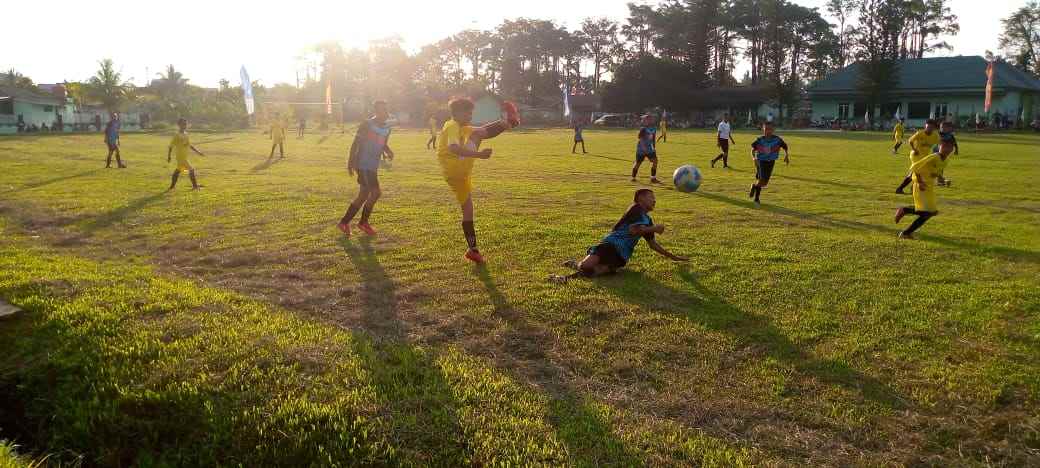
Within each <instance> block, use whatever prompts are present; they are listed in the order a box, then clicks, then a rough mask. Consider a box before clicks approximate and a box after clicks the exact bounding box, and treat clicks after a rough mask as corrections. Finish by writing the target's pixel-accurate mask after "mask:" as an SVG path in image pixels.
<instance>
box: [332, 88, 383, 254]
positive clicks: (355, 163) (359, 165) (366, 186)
mask: <svg viewBox="0 0 1040 468" xmlns="http://www.w3.org/2000/svg"><path fill="white" fill-rule="evenodd" d="M372 108H373V111H374V114H373V116H372V118H370V119H368V120H366V121H364V122H362V123H361V126H360V127H358V131H357V135H355V136H354V143H352V144H351V145H350V158H349V159H348V161H347V171H348V172H350V175H354V173H355V172H357V175H358V179H357V180H358V185H360V186H361V189H360V190H359V191H358V196H357V198H355V199H354V201H353V202H351V203H350V207H349V208H347V213H346V214H344V215H343V218H342V219H340V220H339V225H337V227H338V228H339V230H340V231H343V234H346V235H347V237H350V221H351V220H353V219H354V215H356V214H357V212H358V210H361V221H360V222H358V225H357V227H358V229H360V230H362V231H364V232H365V234H368V235H370V236H374V235H375V234H376V231H375V229H372V226H370V225H369V224H368V218H369V216H372V208H373V207H374V206H375V204H376V200H379V196H380V195H381V194H382V192H381V191H380V190H379V163H380V161H381V160H382V159H383V158H386V159H394V152H393V151H392V150H390V144H389V143H390V126H389V125H387V123H386V119H387V118H388V117H389V116H390V114H389V113H388V112H387V110H386V101H376V102H374V103H373V104H372Z"/></svg>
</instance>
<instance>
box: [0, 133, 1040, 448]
mask: <svg viewBox="0 0 1040 468" xmlns="http://www.w3.org/2000/svg"><path fill="white" fill-rule="evenodd" d="M781 133H782V132H781ZM784 136H785V139H786V140H787V141H788V143H789V144H790V145H791V148H792V150H793V151H792V164H791V166H778V167H777V170H776V175H775V176H774V179H773V182H772V183H771V185H770V187H769V188H768V189H766V191H765V192H764V194H763V202H764V204H763V206H762V207H761V208H760V209H755V208H754V207H753V206H752V205H750V204H749V203H748V201H747V198H746V193H747V187H748V185H749V184H750V182H752V179H753V171H752V165H751V163H750V160H749V158H748V156H747V153H746V149H745V148H746V146H747V144H748V143H749V142H750V141H751V139H752V135H751V134H749V133H738V134H737V135H736V138H737V141H738V142H739V144H738V145H736V146H735V148H734V151H733V152H734V156H733V157H732V159H731V161H732V163H733V165H734V169H733V170H729V171H726V170H723V169H711V168H708V167H707V166H708V165H707V161H708V160H709V159H710V158H711V157H712V156H713V155H714V153H715V149H714V148H713V135H711V134H710V133H707V132H675V131H673V132H672V133H671V135H670V137H671V141H670V142H669V143H662V144H661V145H660V146H659V153H660V155H661V160H662V171H661V172H662V174H663V175H664V176H665V178H667V176H668V175H670V173H671V170H673V169H674V168H675V167H676V166H678V165H679V164H680V163H694V164H697V165H699V166H700V167H701V169H702V171H704V173H705V182H704V185H703V186H702V188H701V191H700V192H698V193H695V194H682V193H678V192H675V191H674V190H671V189H670V188H668V187H667V186H661V187H660V188H659V189H658V190H657V192H658V207H657V211H655V212H654V214H653V215H654V219H655V220H656V221H658V222H659V223H663V224H665V225H666V226H667V228H668V230H667V232H666V233H665V234H664V235H662V236H660V237H659V240H660V241H661V242H662V244H664V245H665V246H666V247H668V248H669V249H671V250H673V251H675V252H677V253H679V254H682V255H687V256H690V257H691V259H692V261H691V262H690V264H688V265H679V264H675V263H672V262H670V261H668V260H666V259H663V258H661V257H658V256H656V255H654V254H653V253H652V252H651V251H650V250H649V249H647V248H646V247H645V245H643V246H641V247H639V248H638V249H637V252H636V255H635V257H634V258H633V260H632V262H631V263H630V266H629V268H628V269H627V271H625V272H623V273H622V274H619V275H617V276H614V277H610V278H604V279H600V280H596V281H574V282H571V283H570V284H567V285H564V286H558V285H553V284H550V283H548V282H547V281H545V278H546V276H547V275H549V274H550V273H562V270H561V268H559V266H558V265H559V263H560V262H562V261H563V260H565V259H567V258H574V257H577V256H579V255H581V254H582V252H584V250H585V249H586V248H587V247H588V246H589V245H591V244H593V243H595V242H596V241H597V240H598V239H599V238H600V237H601V236H602V235H604V234H605V232H606V230H607V229H609V227H610V226H611V225H612V224H613V223H614V222H615V221H616V219H617V217H619V216H620V215H621V213H622V212H623V211H624V209H625V208H626V207H627V205H628V204H629V203H630V200H631V196H632V192H633V189H634V188H636V187H641V186H643V184H633V183H631V182H629V181H628V180H627V179H628V176H627V175H626V174H627V172H628V169H629V167H630V165H631V162H630V161H631V152H632V149H633V147H634V137H633V132H621V131H589V132H588V133H587V136H586V139H587V140H588V147H589V149H590V150H591V152H592V154H590V155H586V156H572V155H570V154H569V150H570V133H569V132H568V131H563V130H532V131H524V132H516V133H512V134H508V135H505V136H502V137H500V138H499V139H498V140H496V141H493V142H492V145H491V147H493V148H494V149H495V155H494V157H493V158H492V159H490V160H488V161H478V162H477V167H476V171H475V185H476V192H475V201H476V207H477V223H476V225H477V231H478V236H479V239H480V244H481V250H482V251H483V252H484V254H485V255H486V256H487V257H488V258H489V260H490V263H489V265H488V267H487V268H474V267H472V266H470V265H467V264H466V263H464V261H463V260H462V254H463V252H464V241H463V239H462V233H461V229H460V227H459V220H460V219H459V213H458V207H457V206H456V205H455V202H454V197H453V196H452V195H451V194H450V192H449V191H448V190H447V188H446V186H445V184H444V182H443V179H442V178H441V176H440V171H439V168H438V166H437V163H436V160H435V158H434V156H433V155H432V154H431V153H429V152H427V151H426V150H425V149H423V143H424V142H425V137H426V135H425V134H424V133H422V132H418V131H408V130H405V131H400V132H397V133H396V134H395V136H394V137H393V140H392V145H393V146H394V149H395V151H396V152H397V154H398V160H397V161H395V163H394V166H393V169H392V170H389V171H384V172H382V173H381V181H382V186H383V192H384V197H383V199H382V200H381V201H380V203H379V205H378V206H377V209H376V214H375V215H374V216H373V219H372V222H373V225H374V226H375V227H376V228H377V229H379V230H380V234H379V236H377V237H375V238H372V239H365V238H355V239H353V240H344V239H343V238H342V236H341V235H339V233H338V231H336V230H335V228H334V227H333V225H334V223H335V222H336V221H337V220H338V219H339V217H340V216H341V215H342V211H343V209H345V207H346V205H347V203H348V202H349V200H350V199H351V198H352V197H353V196H354V194H355V193H356V187H357V186H356V184H355V183H354V182H353V181H352V180H350V178H349V177H348V176H347V174H346V171H345V169H344V167H343V166H344V159H345V158H344V153H345V151H346V147H347V145H348V144H349V138H347V137H345V136H341V135H338V134H335V135H331V136H325V135H310V136H308V137H307V138H306V139H304V140H295V139H290V140H289V142H288V150H289V151H288V153H289V156H288V157H287V158H286V159H285V160H281V161H276V162H275V163H273V164H270V163H265V161H264V160H265V159H266V155H267V152H268V150H269V146H268V145H269V141H268V140H265V139H264V138H263V137H262V136H261V135H259V134H246V133H236V134H231V135H205V136H203V135H199V136H197V137H196V138H197V139H198V140H200V141H205V140H211V139H212V140H218V139H222V138H228V137H231V139H230V140H222V141H216V142H213V143H211V144H203V145H202V146H201V149H203V151H205V152H207V153H208V154H210V156H208V157H205V158H201V157H195V158H193V163H194V164H195V165H196V167H197V168H198V169H199V179H200V182H201V183H202V184H203V185H204V186H205V188H204V189H203V190H202V191H201V192H197V193H196V192H191V191H190V190H189V187H190V184H189V183H188V181H187V180H186V179H185V180H182V181H181V187H179V188H178V189H177V190H176V191H175V192H172V193H164V191H165V189H166V186H167V185H168V176H169V172H170V171H171V170H172V168H171V167H169V166H167V165H166V164H165V146H166V143H167V139H168V137H163V136H158V135H125V136H124V138H123V148H124V152H125V157H126V160H127V161H128V163H129V164H130V169H127V170H114V169H112V170H105V169H101V166H102V165H103V158H102V156H103V151H102V150H103V145H101V144H100V141H99V140H98V139H97V138H96V137H93V136H68V137H65V136H62V137H9V138H3V139H0V164H2V166H3V168H4V171H2V173H0V220H2V223H3V224H2V228H3V236H4V237H3V240H2V241H0V297H2V298H4V299H6V300H8V301H9V302H11V303H14V304H16V305H19V306H21V307H22V308H23V309H25V312H24V313H23V314H21V315H20V316H19V317H17V318H15V319H12V320H6V321H3V322H0V395H10V396H7V397H5V398H8V399H9V400H10V401H7V402H6V403H7V404H5V405H0V421H5V422H4V423H0V438H7V439H13V440H17V441H18V442H19V443H20V444H22V446H23V448H22V449H23V450H29V449H31V452H32V453H39V454H44V453H47V454H51V455H52V457H53V458H55V459H57V460H65V459H73V458H75V457H76V456H79V455H82V456H83V457H84V460H85V461H87V463H88V464H100V465H112V464H123V465H125V464H147V463H159V464H174V465H210V464H244V465H281V464H293V465H297V464H330V463H333V462H336V463H341V464H378V465H382V464H395V465H458V464H481V465H489V464H501V465H507V464H512V465H530V464H546V465H561V464H565V465H578V466H601V465H619V466H631V465H639V464H644V465H678V466H688V465H717V466H732V465H738V464H752V465H774V464H812V465H819V464H828V465H915V464H925V465H939V466H950V465H968V466H972V465H998V466H999V465H1003V466H1018V465H1031V464H1038V463H1040V416H1037V415H1038V414H1040V317H1038V315H1040V285H1038V281H1037V278H1038V277H1040V195H1038V194H1037V193H1036V192H1035V190H1034V189H1033V187H1032V186H1033V185H1034V181H1033V179H1035V177H1036V176H1037V175H1038V174H1040V160H1038V159H1036V157H1035V155H1034V154H1033V151H1032V148H1034V147H1035V146H1037V144H1038V143H1040V138H1036V137H1033V136H1031V135H983V136H975V135H971V134H963V135H959V138H958V140H959V141H960V144H961V149H962V152H961V155H960V156H956V157H955V158H954V160H953V161H952V162H951V164H950V167H949V168H948V169H947V176H948V177H950V178H951V179H953V181H954V184H953V187H952V188H949V189H941V190H942V192H940V194H939V205H940V215H939V216H937V217H936V218H934V219H933V220H932V221H930V222H929V223H928V224H927V225H925V227H924V228H922V230H921V231H920V235H919V236H918V238H919V240H916V241H898V240H897V239H896V238H895V234H896V232H897V227H896V226H895V225H893V224H891V216H892V213H893V212H894V210H895V208H896V207H898V206H901V205H904V204H907V203H908V202H909V197H899V196H897V195H895V194H893V193H891V192H892V190H894V188H895V186H896V185H897V184H898V183H899V181H900V180H901V178H902V176H903V174H905V171H906V167H907V165H908V162H907V159H906V157H905V155H904V156H899V157H896V156H892V155H891V154H889V152H888V149H889V143H888V139H887V136H884V135H880V134H812V133H789V134H786V135H784ZM648 170H649V168H648V167H645V166H644V169H643V172H644V174H643V175H641V179H642V180H644V181H645V179H646V175H648ZM905 223H906V221H904V226H905ZM4 408H6V409H4ZM6 421H14V423H6Z"/></svg>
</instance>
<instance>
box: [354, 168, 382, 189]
mask: <svg viewBox="0 0 1040 468" xmlns="http://www.w3.org/2000/svg"><path fill="white" fill-rule="evenodd" d="M357 183H358V185H360V186H361V188H363V189H376V190H379V171H363V170H359V171H358V174H357Z"/></svg>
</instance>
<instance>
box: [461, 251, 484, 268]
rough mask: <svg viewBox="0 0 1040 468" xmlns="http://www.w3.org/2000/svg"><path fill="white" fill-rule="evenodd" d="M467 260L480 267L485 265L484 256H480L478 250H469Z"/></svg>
mask: <svg viewBox="0 0 1040 468" xmlns="http://www.w3.org/2000/svg"><path fill="white" fill-rule="evenodd" d="M465 257H466V260H469V261H471V262H473V263H476V264H478V265H483V264H484V256H483V255H481V254H480V251H478V250H477V249H469V250H467V251H466V256H465Z"/></svg>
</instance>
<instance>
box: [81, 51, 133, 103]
mask: <svg viewBox="0 0 1040 468" xmlns="http://www.w3.org/2000/svg"><path fill="white" fill-rule="evenodd" d="M98 65H99V66H100V68H98V71H97V73H95V74H94V76H92V77H90V80H88V81H87V86H86V91H87V96H89V97H90V98H91V99H94V100H96V101H100V102H101V104H102V105H104V106H105V109H107V110H108V111H109V112H112V111H115V110H118V109H119V106H120V105H122V104H123V103H124V102H126V101H128V100H129V99H130V98H131V97H132V95H133V84H131V83H130V82H128V81H123V77H122V75H121V74H120V73H119V72H117V71H116V68H115V64H113V63H112V59H104V60H101V61H100V62H98Z"/></svg>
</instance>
